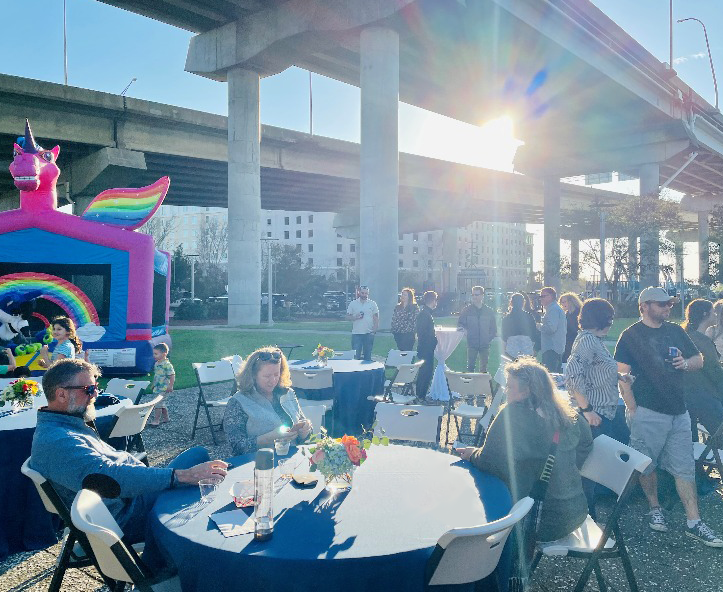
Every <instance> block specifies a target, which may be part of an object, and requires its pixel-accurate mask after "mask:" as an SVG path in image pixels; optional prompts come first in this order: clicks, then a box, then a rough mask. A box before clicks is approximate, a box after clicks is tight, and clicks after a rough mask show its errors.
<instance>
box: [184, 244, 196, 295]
mask: <svg viewBox="0 0 723 592" xmlns="http://www.w3.org/2000/svg"><path fill="white" fill-rule="evenodd" d="M186 257H190V258H191V302H194V300H195V298H196V259H195V258H196V257H198V255H196V254H194V255H186Z"/></svg>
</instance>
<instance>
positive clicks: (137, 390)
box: [103, 378, 151, 405]
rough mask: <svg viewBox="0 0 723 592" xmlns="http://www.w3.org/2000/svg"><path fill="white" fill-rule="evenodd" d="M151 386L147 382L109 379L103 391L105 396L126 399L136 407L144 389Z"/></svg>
mask: <svg viewBox="0 0 723 592" xmlns="http://www.w3.org/2000/svg"><path fill="white" fill-rule="evenodd" d="M149 384H151V383H150V381H148V380H124V379H123V378H111V379H110V380H109V381H108V384H107V385H106V387H105V388H104V389H103V392H104V393H105V394H106V395H115V396H116V397H127V398H128V399H130V400H131V401H133V403H134V404H135V405H138V404H139V403H140V402H141V399H142V398H143V394H144V393H143V391H144V389H145V388H146V387H147V386H148V385H149Z"/></svg>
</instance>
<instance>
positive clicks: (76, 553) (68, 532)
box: [20, 458, 115, 592]
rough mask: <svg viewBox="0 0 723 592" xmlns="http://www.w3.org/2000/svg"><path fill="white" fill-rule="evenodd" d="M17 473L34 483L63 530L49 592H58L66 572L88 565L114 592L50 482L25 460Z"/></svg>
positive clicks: (108, 579) (84, 538) (110, 580)
mask: <svg viewBox="0 0 723 592" xmlns="http://www.w3.org/2000/svg"><path fill="white" fill-rule="evenodd" d="M20 472H21V473H22V474H23V475H25V476H26V477H28V479H30V480H31V481H32V482H33V485H35V489H37V491H38V495H39V496H40V499H41V500H42V502H43V506H45V509H46V510H47V511H48V512H50V513H51V514H57V515H58V516H59V517H60V519H61V520H62V522H63V526H64V528H65V532H64V533H63V543H62V545H61V547H60V553H59V554H58V558H57V560H56V562H55V571H54V572H53V578H52V579H51V580H50V586H49V587H48V592H59V590H60V587H61V585H62V583H63V577H64V576H65V572H66V570H68V569H75V568H81V567H90V566H91V565H93V566H95V568H96V569H97V570H98V573H100V575H101V576H102V577H103V579H104V580H105V583H106V585H107V586H108V587H109V588H110V589H111V590H113V588H114V586H115V582H114V581H113V580H112V579H110V578H107V577H106V576H105V575H104V574H103V572H101V571H100V568H99V567H98V563H97V561H96V559H95V555H94V554H93V549H92V548H91V546H90V542H89V541H88V538H87V537H86V536H85V534H84V533H83V532H82V531H80V530H78V529H77V528H76V527H75V526H74V525H73V522H72V520H71V519H70V510H69V509H68V507H67V506H66V505H65V503H64V502H63V500H62V499H61V498H60V496H59V495H58V492H57V491H55V488H54V487H53V485H52V484H51V483H50V481H48V480H47V479H46V478H45V477H43V476H42V475H41V474H40V473H38V472H37V471H36V470H35V469H31V468H30V458H28V459H26V460H25V462H24V463H23V466H22V467H20ZM76 543H77V545H76Z"/></svg>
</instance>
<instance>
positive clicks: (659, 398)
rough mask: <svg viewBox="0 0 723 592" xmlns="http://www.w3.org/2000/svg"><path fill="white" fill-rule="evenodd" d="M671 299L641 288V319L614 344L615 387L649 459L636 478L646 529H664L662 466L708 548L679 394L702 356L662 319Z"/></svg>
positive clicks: (711, 542)
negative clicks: (624, 377) (645, 507)
mask: <svg viewBox="0 0 723 592" xmlns="http://www.w3.org/2000/svg"><path fill="white" fill-rule="evenodd" d="M674 303H675V298H671V297H670V296H669V295H668V293H667V292H666V291H665V290H664V289H663V288H659V287H649V288H645V289H644V290H643V291H642V292H640V297H639V298H638V305H639V307H640V314H641V320H640V321H638V322H637V323H635V324H633V325H631V326H630V327H628V328H627V329H626V330H625V331H623V332H622V334H621V335H620V338H619V339H618V343H617V346H616V347H615V359H616V360H617V362H618V371H619V372H620V373H622V374H624V375H628V380H621V382H620V391H621V394H622V397H623V400H624V401H625V405H626V407H627V412H628V417H629V422H630V446H632V447H633V448H635V449H636V450H638V451H640V452H642V453H643V454H645V455H646V456H649V457H650V458H651V459H652V461H653V462H652V463H650V465H649V466H648V468H647V469H646V470H645V472H644V473H643V475H642V476H641V477H640V485H641V486H642V488H643V491H644V492H645V497H646V498H647V499H648V503H649V504H650V513H649V522H648V523H649V525H650V528H652V529H653V530H655V531H659V532H665V531H667V530H668V524H667V522H666V519H665V515H664V514H663V511H662V509H661V507H660V503H659V501H658V480H657V476H656V473H655V470H656V468H661V469H664V470H665V471H667V472H668V473H670V474H671V475H672V476H673V478H674V479H675V487H676V489H677V491H678V495H679V496H680V499H681V501H682V502H683V507H684V509H685V515H686V518H687V519H688V523H687V527H686V529H685V533H686V534H687V535H688V536H690V537H692V538H694V539H697V540H699V541H701V542H702V543H703V544H705V545H708V546H709V547H723V540H722V539H721V538H720V537H719V536H717V535H716V534H715V533H714V532H713V531H712V530H711V529H710V528H709V527H708V526H707V525H706V524H705V522H703V521H702V520H701V519H700V514H699V513H698V495H697V491H696V486H695V461H694V459H693V444H692V442H691V437H690V433H691V432H690V430H691V428H690V416H689V415H688V411H687V409H686V407H685V399H684V398H683V383H684V381H685V373H686V372H690V371H694V370H699V369H700V368H702V367H703V356H702V355H701V354H700V352H699V351H698V349H697V348H696V347H695V345H694V344H693V342H692V341H691V339H690V337H688V335H687V333H686V332H685V331H684V330H683V329H682V327H680V325H677V324H675V323H670V322H668V321H667V319H668V317H669V316H670V310H671V308H672V307H673V304H674ZM630 375H632V377H633V378H630Z"/></svg>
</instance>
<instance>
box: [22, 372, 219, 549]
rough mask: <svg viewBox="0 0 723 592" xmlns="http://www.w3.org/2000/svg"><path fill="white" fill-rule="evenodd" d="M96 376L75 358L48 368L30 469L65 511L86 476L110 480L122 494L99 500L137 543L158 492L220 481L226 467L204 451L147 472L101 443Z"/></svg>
mask: <svg viewBox="0 0 723 592" xmlns="http://www.w3.org/2000/svg"><path fill="white" fill-rule="evenodd" d="M99 376H100V370H99V369H98V367H97V366H95V365H93V364H90V363H89V362H86V361H84V360H78V359H64V360H59V361H57V362H55V363H54V364H53V365H52V366H51V367H50V368H49V369H48V371H47V372H46V373H45V376H43V391H44V393H45V396H46V397H47V399H48V405H47V407H43V408H41V409H39V410H38V421H37V427H36V428H35V434H34V436H33V445H32V453H31V459H30V466H31V467H32V468H33V469H35V470H36V471H38V472H39V473H40V474H41V475H43V476H44V477H45V478H46V479H48V480H49V481H50V482H51V483H52V484H53V487H55V490H56V491H57V492H58V495H59V496H60V497H61V499H62V500H63V501H64V502H65V503H66V504H67V506H68V507H70V505H71V504H72V502H73V498H74V497H75V494H76V493H77V492H78V491H79V490H80V489H81V484H82V483H83V479H84V478H85V477H87V476H88V475H91V474H95V473H99V474H103V475H106V476H108V477H111V478H113V479H114V480H115V481H116V482H118V484H119V485H120V491H121V494H120V496H119V497H118V498H117V499H104V500H103V501H104V502H105V504H106V506H108V509H109V510H110V512H111V514H112V515H113V517H114V518H115V519H116V521H117V522H118V524H119V526H120V527H121V529H122V530H123V532H124V534H125V539H126V540H127V541H128V542H130V543H133V542H138V541H141V540H143V539H144V538H145V529H146V517H147V516H148V514H149V512H150V510H151V508H152V507H153V503H154V502H155V500H156V497H157V496H158V494H159V493H160V492H161V491H163V490H165V489H170V488H172V487H178V486H181V485H196V484H198V482H199V481H200V480H201V479H206V478H208V477H213V476H219V477H223V476H224V475H225V474H226V468H227V467H228V465H227V464H226V463H225V462H223V461H220V460H214V461H210V460H209V457H208V453H207V452H206V450H205V449H203V448H200V447H197V448H192V449H190V450H187V451H186V452H184V453H182V454H181V455H180V456H178V457H177V458H176V459H175V460H174V461H172V462H171V464H170V465H169V466H168V467H167V468H158V467H147V466H146V465H144V464H143V463H141V462H140V461H138V460H136V459H135V458H134V457H133V455H131V454H130V453H128V452H125V451H120V450H116V449H115V448H113V447H112V446H110V445H109V444H107V443H106V442H104V441H103V440H101V439H100V436H99V435H98V432H97V431H96V429H95V424H94V423H93V421H94V419H95V406H94V403H95V398H96V396H97V394H98V386H97V380H98V377H99Z"/></svg>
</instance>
